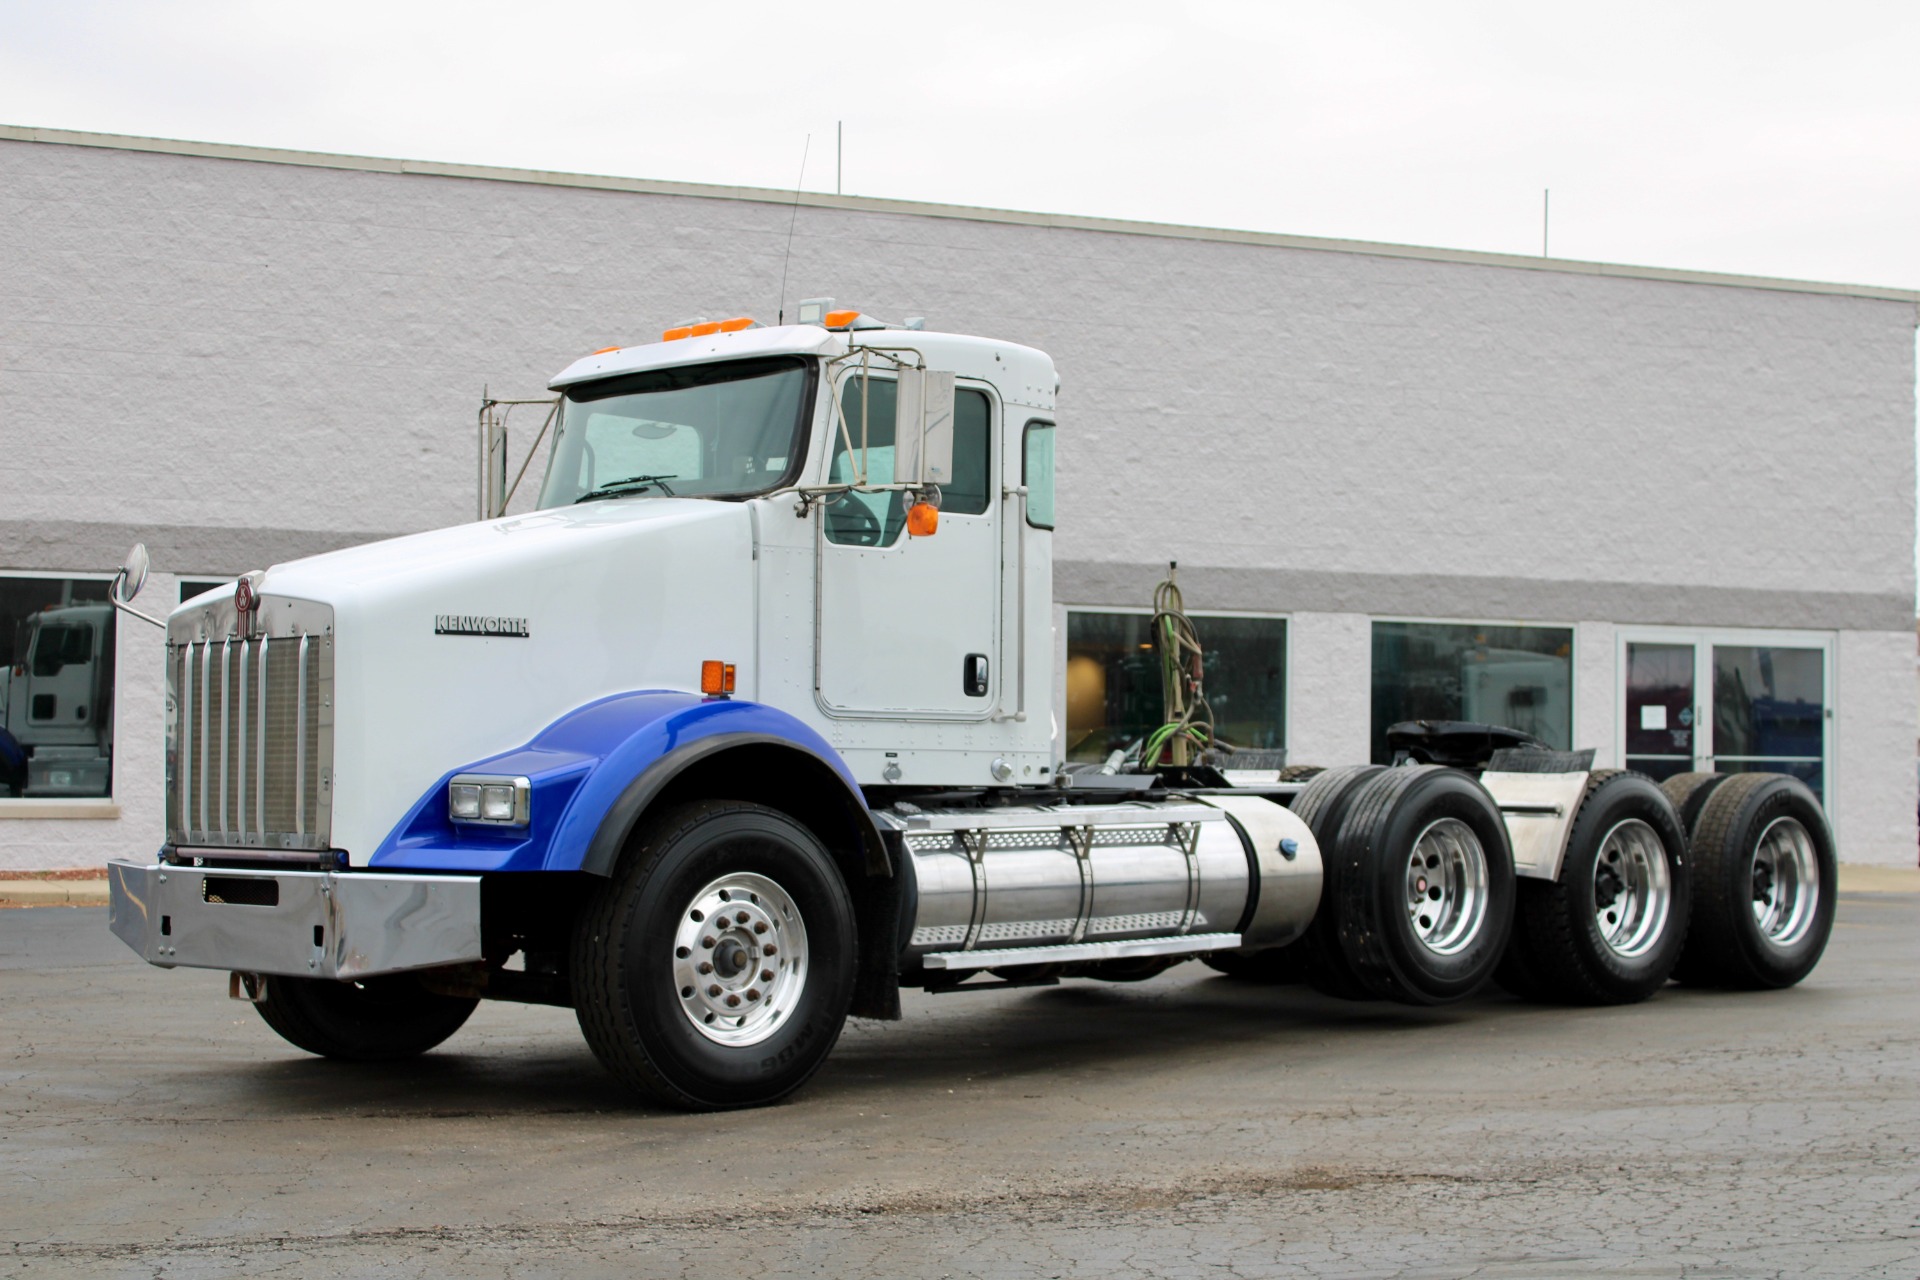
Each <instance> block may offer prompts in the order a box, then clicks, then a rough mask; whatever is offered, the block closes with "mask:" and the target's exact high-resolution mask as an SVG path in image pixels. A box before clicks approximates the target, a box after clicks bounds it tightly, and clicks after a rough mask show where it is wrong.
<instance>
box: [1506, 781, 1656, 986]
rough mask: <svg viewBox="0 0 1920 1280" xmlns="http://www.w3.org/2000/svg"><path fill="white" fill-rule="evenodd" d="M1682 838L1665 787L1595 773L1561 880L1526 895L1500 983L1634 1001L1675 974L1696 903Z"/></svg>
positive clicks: (1539, 884)
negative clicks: (1693, 898)
mask: <svg viewBox="0 0 1920 1280" xmlns="http://www.w3.org/2000/svg"><path fill="white" fill-rule="evenodd" d="M1686 847H1687V839H1686V833H1685V832H1684V831H1683V830H1682V829H1681V826H1680V821H1679V819H1678V817H1677V816H1676V815H1675V813H1674V811H1673V806H1672V804H1671V803H1670V802H1669V801H1668V799H1667V797H1666V795H1665V794H1663V793H1662V792H1661V790H1660V788H1659V787H1657V786H1655V785H1654V784H1653V782H1652V781H1651V780H1650V779H1648V778H1645V777H1643V776H1641V775H1640V774H1637V773H1624V772H1621V771H1618V770H1612V769H1596V770H1594V771H1593V773H1592V774H1591V775H1590V776H1589V777H1588V779H1587V789H1586V791H1585V793H1584V794H1583V796H1582V798H1581V801H1580V808H1579V809H1578V811H1576V813H1575V815H1574V820H1573V829H1572V831H1571V832H1570V833H1569V834H1568V836H1567V852H1566V857H1565V858H1564V859H1563V860H1562V861H1561V864H1560V878H1559V879H1558V880H1554V881H1551V882H1548V881H1539V880H1529V881H1527V882H1525V883H1524V884H1523V885H1522V886H1521V889H1520V908H1519V913H1518V918H1517V919H1516V921H1515V923H1514V936H1513V944H1512V947H1511V950H1510V952H1509V954H1508V956H1507V959H1506V962H1505V964H1504V965H1503V976H1502V985H1503V986H1506V987H1508V988H1509V989H1510V990H1514V991H1515V992H1516V993H1519V994H1524V995H1527V996H1528V997H1530V998H1533V999H1540V1000H1552V1001H1559V1002H1564V1003H1568V1004H1594V1005H1606V1004H1632V1003H1634V1002H1636V1001H1640V1000H1645V999H1646V998H1647V997H1648V996H1651V995H1652V994H1653V993H1654V992H1656V991H1658V990H1659V989H1660V988H1661V987H1663V986H1665V985H1666V983H1667V979H1668V978H1669V977H1670V976H1671V975H1672V973H1673V969H1674V965H1675V964H1676V963H1677V962H1678V961H1679V958H1680V953H1681V948H1682V947H1683V946H1684V945H1685V943H1686V937H1687V918H1688V910H1689V905H1690V902H1691V896H1690V884H1691V880H1690V876H1689V868H1688V865H1687V859H1686V857H1685V850H1686Z"/></svg>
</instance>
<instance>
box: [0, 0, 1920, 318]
mask: <svg viewBox="0 0 1920 1280" xmlns="http://www.w3.org/2000/svg"><path fill="white" fill-rule="evenodd" d="M843 120H844V121H845V128H846V153H845V154H846V159H845V178H844V181H845V190H846V191H847V193H848V194H854V195H873V196H888V197H894V198H900V199H910V200H934V201H944V202H951V203H957V204H969V205H987V206H996V207H1003V208H1014V209H1030V210H1040V211H1045V212H1054V213H1074V214H1087V215H1095V216H1104V217H1118V218H1136V219H1147V220H1154V221H1165V222H1180V223H1193V224H1199V225H1204V226H1215V227H1235V228H1247V229H1252V230H1260V231H1278V232H1286V233H1292V234H1300V235H1316V236H1336V237H1344V238H1352V239H1368V240H1385V241H1393V242H1398V243H1404V244H1419V245H1440V246H1446V247H1450V248H1466V249H1487V250H1495V251H1500V252H1508V253H1539V252H1540V250H1541V191H1542V190H1543V189H1544V188H1551V189H1552V192H1553V196H1552V240H1551V250H1552V253H1553V255H1554V256H1556V257H1572V258H1587V259H1596V260H1600V261H1606V262H1624V263H1638V264H1651V265H1657V266H1667V267H1685V268H1697V269H1702V270H1714V271H1735V272H1744V273H1751V274H1757V275H1775V276H1790V277H1800V278H1806V279H1816V280H1834V281H1847V282H1856V283H1867V284H1881V285H1896V286H1902V287H1909V288H1912V287H1920V3H1915V0H1897V2H1894V0H1822V2H1821V3H1817V4H1816V3H1811V2H1808V3H1800V4H1781V3H1769V2H1767V0H1745V2H1743V3H1722V2H1719V0H1711V2H1702V0H1685V2H1684V3H1682V2H1681V0H1664V2H1663V3H1641V2H1639V0H1608V2H1607V3H1604V4H1602V3H1564V4H1550V3H1532V4H1525V3H1499V2H1496V0H1478V2H1471V3H1465V2H1463V3H1445V2H1442V0H1427V2H1426V3H1389V2H1374V3H1366V2H1354V0H1346V2H1343V3H1338V4H1332V3H1325V2H1324V0H1322V2H1320V3H1311V4H1308V3H1265V4H1249V3H1214V4H1205V5H1200V4H1189V5H1166V4H1130V3H1124V2H1122V0H1107V2H1106V3H1081V2H1079V0H1025V2H1024V3H1002V2H1000V0H970V2H969V3H905V4H897V5H885V4H877V3H875V4H865V5H853V4H841V5H835V6H827V5H810V4H798V3H793V2H792V0H785V2H783V3H777V4H762V3H758V2H757V0H722V2H719V3H700V2H698V0H692V2H688V0H682V2H681V3H675V4H671V5H665V4H655V3H647V2H644V0H628V2H627V3H623V4H614V3H555V2H549V3H546V4H543V5H536V4H532V3H526V2H525V0H521V2H519V3H486V2H482V0H462V2H460V3H451V2H442V0H422V2H419V3H413V2H410V0H384V2H382V3H371V2H368V0H330V2H329V3H325V4H303V5H291V4H266V3H240V2H238V0H206V2H201V3H194V2H186V0H180V2H172V0H59V2H58V3H54V2H52V0H0V123H5V124H14V125H37V126H45V127H52V128H66V129H83V130H95V131H101V132H110V133H128V134H142V135H149V136H156V137H164V138H185V139H194V140H203V141H216V142H234V143H251V144H255V145H260V146H269V147H291V148H299V149H307V150H321V151H341V152H349V153H356V154H364V155H380V156H401V157H406V158H410V159H426V160H443V161H463V162H471V163H479V164H494V165H509V166H515V167H523V168H534V169H559V170H572V171H578V172H588V173H604V174H618V175H623V176H631V177H643V178H662V179H673V180H680V181H693V182H715V183H726V184H735V185H745V186H758V187H770V188H783V187H791V186H792V185H793V184H794V183H795V181H796V179H797V178H798V177H799V175H800V169H801V160H802V153H803V150H805V151H806V152H807V160H806V178H805V186H806V187H808V188H809V189H812V190H824V191H831V190H833V188H834V182H835V167H834V161H835V156H834V130H835V125H836V122H838V121H843ZM808 135H811V138H812V141H811V146H810V147H808V144H807V139H808Z"/></svg>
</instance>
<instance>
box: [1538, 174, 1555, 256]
mask: <svg viewBox="0 0 1920 1280" xmlns="http://www.w3.org/2000/svg"><path fill="white" fill-rule="evenodd" d="M1552 201H1553V188H1552V187H1542V188H1541V189H1540V256H1541V257H1543V258H1544V257H1546V256H1547V214H1548V212H1549V211H1550V210H1551V208H1552Z"/></svg>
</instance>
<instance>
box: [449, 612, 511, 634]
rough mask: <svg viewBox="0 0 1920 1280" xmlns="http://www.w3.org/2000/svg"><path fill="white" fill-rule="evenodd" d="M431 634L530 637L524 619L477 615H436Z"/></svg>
mask: <svg viewBox="0 0 1920 1280" xmlns="http://www.w3.org/2000/svg"><path fill="white" fill-rule="evenodd" d="M433 634H435V635H437V636H520V637H522V638H524V637H527V636H530V635H532V634H533V633H532V632H530V631H528V630H527V620H526V619H525V618H492V617H483V616H481V615H480V614H477V613H436V614H434V615H433Z"/></svg>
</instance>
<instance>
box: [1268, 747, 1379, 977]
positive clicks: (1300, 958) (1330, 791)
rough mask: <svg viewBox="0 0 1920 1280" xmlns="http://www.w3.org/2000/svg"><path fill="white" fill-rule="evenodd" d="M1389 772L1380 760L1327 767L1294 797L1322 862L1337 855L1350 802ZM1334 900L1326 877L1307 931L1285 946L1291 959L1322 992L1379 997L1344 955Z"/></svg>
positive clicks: (1295, 806)
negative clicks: (1336, 839)
mask: <svg viewBox="0 0 1920 1280" xmlns="http://www.w3.org/2000/svg"><path fill="white" fill-rule="evenodd" d="M1384 772H1385V767H1384V766H1382V765H1377V764H1346V765H1336V766H1334V767H1333V768H1331V769H1325V770H1322V771H1321V772H1320V773H1319V774H1318V775H1316V776H1315V777H1314V779H1313V780H1312V781H1311V782H1309V783H1308V784H1307V786H1306V789H1305V790H1303V791H1302V792H1301V793H1300V794H1299V795H1297V796H1295V797H1294V800H1293V804H1292V806H1291V807H1292V809H1293V812H1294V814H1295V815H1296V816H1297V817H1298V818H1299V819H1300V820H1301V821H1302V822H1304V823H1306V824H1307V829H1308V830H1309V831H1311V832H1313V842H1314V843H1315V844H1316V845H1318V846H1319V847H1320V860H1321V863H1322V865H1323V866H1324V865H1325V864H1326V863H1327V861H1328V860H1329V859H1330V858H1331V857H1332V851H1333V842H1334V837H1336V836H1337V835H1339V834H1340V823H1341V820H1342V819H1344V818H1345V817H1346V814H1347V806H1348V805H1349V804H1350V803H1352V800H1353V797H1354V796H1355V795H1357V794H1358V793H1359V790H1360V788H1361V787H1362V786H1363V785H1365V784H1366V782H1367V780H1368V779H1369V778H1372V777H1375V776H1377V775H1379V774H1381V773H1384ZM1331 904H1332V899H1331V897H1329V895H1328V885H1327V882H1326V881H1325V880H1324V879H1323V880H1322V881H1321V883H1320V905H1319V907H1317V908H1316V909H1315V910H1314V913H1313V919H1312V920H1311V921H1310V922H1308V924H1307V932H1306V933H1305V935H1303V936H1302V937H1301V938H1300V940H1299V941H1297V942H1294V943H1291V944H1289V945H1288V946H1287V947H1286V950H1287V951H1289V952H1291V953H1293V955H1294V959H1293V961H1292V963H1295V964H1297V965H1298V966H1299V970H1300V977H1301V979H1302V980H1304V981H1305V982H1306V983H1307V985H1308V986H1310V987H1312V988H1313V989H1314V990H1315V991H1318V992H1319V993H1320V994H1321V995H1324V996H1333V997H1335V998H1336V999H1340V1000H1373V999H1377V998H1378V997H1377V996H1376V995H1375V994H1374V992H1373V991H1372V990H1371V989H1370V988H1368V986H1367V985H1366V984H1365V983H1363V982H1361V981H1360V978H1359V976H1358V975H1357V974H1355V973H1354V971H1353V967H1352V966H1351V965H1349V964H1348V963H1347V957H1346V955H1345V953H1343V952H1342V951H1341V950H1340V938H1339V934H1338V931H1337V930H1336V928H1335V926H1334V920H1333V916H1334V913H1333V909H1332V905H1331ZM1271 963H1274V964H1279V963H1282V962H1279V961H1274V962H1271Z"/></svg>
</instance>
